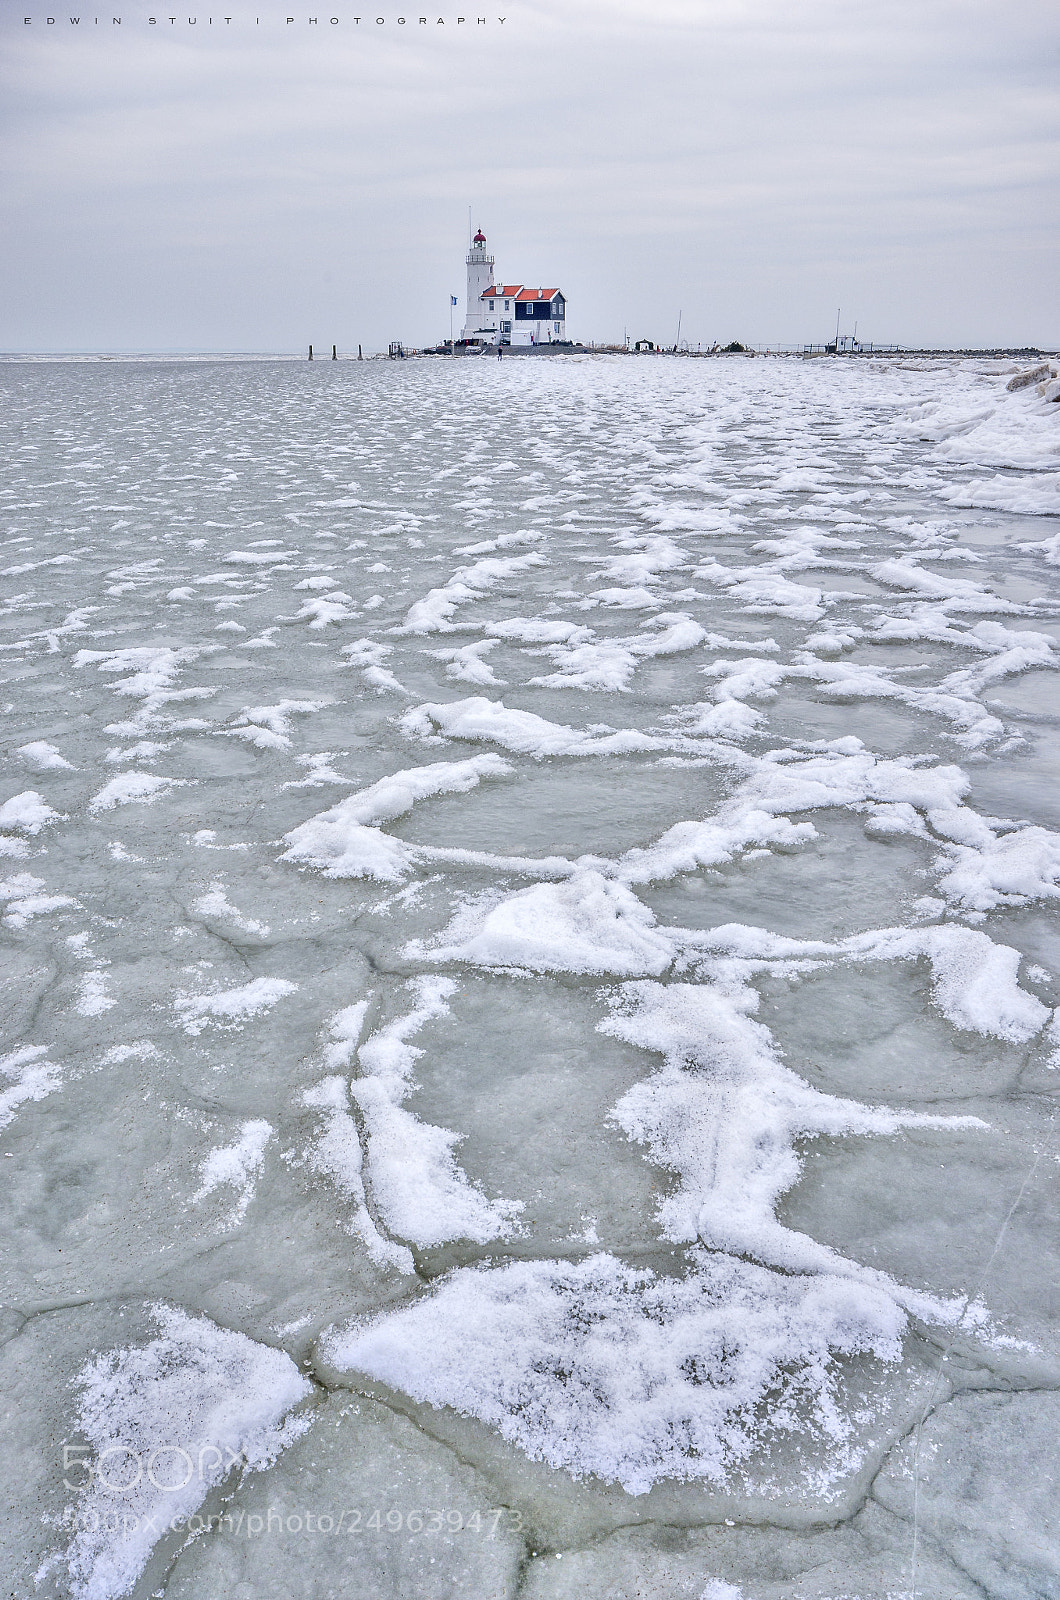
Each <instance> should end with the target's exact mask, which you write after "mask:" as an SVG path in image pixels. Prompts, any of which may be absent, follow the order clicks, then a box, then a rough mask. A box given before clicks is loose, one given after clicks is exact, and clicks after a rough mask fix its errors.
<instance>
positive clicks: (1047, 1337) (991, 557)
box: [0, 357, 1060, 1600]
mask: <svg viewBox="0 0 1060 1600" xmlns="http://www.w3.org/2000/svg"><path fill="white" fill-rule="evenodd" d="M1015 370H1016V368H1015V367H1014V366H1013V365H1012V364H1011V363H1010V364H1006V363H1004V362H1000V361H989V360H956V359H954V360H911V359H905V360H875V361H853V360H848V361H839V362H837V361H835V360H827V359H822V360H805V361H804V360H795V359H788V360H782V359H755V360H748V359H728V360H714V361H692V360H689V361H677V360H667V359H662V358H644V359H639V360H633V359H624V358H621V357H610V358H609V357H596V358H592V357H586V358H575V357H571V358H559V359H555V360H549V361H545V360H536V361H535V360H524V361H517V360H509V361H505V362H495V361H488V360H481V361H474V362H473V361H463V362H456V363H451V364H450V363H445V362H443V361H427V360H424V361H408V362H387V361H371V362H365V363H361V364H358V363H355V362H338V363H330V362H327V363H316V364H314V365H312V366H310V365H309V364H308V363H295V362H291V361H278V360H277V361H271V360H270V361H265V360H259V361H236V360H230V361H183V362H178V361H169V362H166V361H154V360H147V359H141V360H129V361H113V362H100V361H86V360H80V361H77V360H69V361H63V360H54V361H36V362H28V361H14V360H8V361H5V362H4V363H3V364H2V365H0V386H2V388H3V391H4V401H3V406H2V410H0V417H2V421H0V430H2V434H3V440H4V443H3V451H2V465H3V483H2V492H3V498H2V506H3V517H2V528H3V541H4V542H3V549H2V552H0V554H2V558H3V568H2V576H3V578H4V590H3V594H4V603H3V612H2V616H3V633H2V635H0V661H2V672H3V689H2V693H0V701H2V704H3V714H4V722H3V730H4V738H3V756H4V787H3V789H2V791H0V850H2V854H3V861H2V862H0V869H2V880H3V881H2V882H0V895H2V897H3V901H2V908H3V917H2V921H3V935H2V937H3V943H4V952H5V961H4V972H3V989H2V996H3V1007H4V1028H5V1040H4V1044H3V1055H2V1059H0V1147H2V1155H0V1172H2V1175H3V1180H4V1181H3V1184H2V1189H0V1204H2V1208H3V1213H2V1223H0V1230H2V1238H3V1244H4V1258H3V1259H4V1264H3V1286H2V1300H3V1304H2V1309H0V1337H2V1341H3V1343H2V1347H0V1363H2V1366H3V1379H2V1386H0V1388H2V1395H3V1402H4V1427H5V1442H4V1445H3V1450H2V1453H0V1476H2V1478H3V1504H4V1509H5V1516H4V1519H3V1530H2V1533H0V1541H2V1545H0V1550H2V1553H0V1568H2V1571H3V1593H4V1594H5V1595H6V1594H8V1593H10V1594H11V1596H13V1597H14V1600H29V1597H31V1596H34V1597H36V1596H39V1597H41V1600H52V1597H59V1596H62V1597H78V1600H117V1597H119V1596H126V1595H130V1596H134V1597H136V1600H148V1597H160V1596H163V1595H164V1596H165V1597H166V1600H273V1597H275V1600H293V1597H296V1596H297V1597H305V1600H339V1597H341V1600H406V1597H411V1596H415V1597H423V1600H458V1597H459V1600H465V1597H466V1600H516V1597H519V1600H575V1597H576V1600H585V1597H588V1600H634V1597H642V1600H673V1597H680V1596H690V1597H692V1600H796V1597H798V1600H825V1597H831V1600H840V1597H843V1600H851V1597H861V1600H884V1597H891V1600H897V1597H899V1596H910V1595H914V1594H915V1595H919V1596H922V1597H931V1600H972V1597H973V1596H976V1597H982V1596H984V1595H986V1596H990V1597H997V1600H1023V1597H1025V1596H1057V1595H1060V1498H1058V1496H1057V1492H1056V1481H1055V1480H1056V1475H1057V1470H1058V1458H1060V1450H1058V1446H1057V1440H1058V1438H1060V1289H1058V1273H1057V1265H1058V1246H1057V1239H1058V1223H1060V1192H1058V1177H1060V1170H1058V1162H1060V1141H1058V1139H1057V1129H1056V1125H1055V1106H1056V1099H1057V1094H1058V1091H1060V1021H1058V1014H1057V1013H1055V1012H1054V1011H1053V1009H1052V1008H1053V1007H1054V1006H1055V1005H1056V1004H1057V1002H1058V1001H1060V993H1058V977H1060V939H1058V937H1057V932H1056V926H1055V911H1056V907H1057V900H1058V898H1060V699H1058V697H1057V693H1056V682H1057V680H1056V677H1055V672H1056V668H1057V665H1058V663H1060V655H1058V650H1057V642H1058V639H1060V524H1058V523H1057V520H1056V518H1057V516H1058V514H1060V405H1058V404H1055V403H1050V402H1049V401H1048V400H1046V399H1045V398H1044V397H1043V396H1042V395H1041V394H1040V393H1039V391H1038V389H1037V387H1036V386H1035V385H1034V384H1029V385H1027V386H1026V387H1024V388H1022V389H1019V390H1018V391H1016V392H1010V391H1009V390H1008V388H1007V383H1008V380H1009V378H1010V376H1011V375H1012V373H1013V372H1014V371H1015Z"/></svg>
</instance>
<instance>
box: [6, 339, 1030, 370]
mask: <svg viewBox="0 0 1060 1600" xmlns="http://www.w3.org/2000/svg"><path fill="white" fill-rule="evenodd" d="M329 348H330V347H329ZM549 348H550V347H549V346H548V345H539V346H535V347H529V346H527V347H525V349H522V350H520V349H516V350H514V351H509V350H507V349H506V350H505V355H509V354H516V355H519V354H525V355H535V354H545V353H547V352H548V351H549ZM551 350H552V353H553V354H554V355H556V356H557V357H558V356H560V355H565V354H567V355H569V354H574V355H578V356H615V355H618V356H621V355H627V356H630V357H635V356H637V355H638V352H636V351H634V350H632V349H630V348H629V346H628V345H621V344H595V343H590V344H572V345H568V346H566V347H565V348H558V347H557V346H555V345H553V346H552V347H551ZM436 353H437V352H436V350H435V349H414V348H411V347H410V348H409V349H407V350H405V349H403V351H402V355H403V357H407V358H416V359H419V358H422V357H426V356H433V355H435V354H436ZM647 355H653V356H659V357H669V358H671V359H672V358H673V357H674V356H675V355H676V356H677V357H678V358H679V359H681V360H689V359H691V360H708V359H709V360H717V359H719V358H721V357H723V356H728V357H732V358H739V357H741V356H742V358H743V359H745V360H746V359H750V358H751V357H757V358H764V357H769V358H771V359H773V360H777V359H782V360H796V361H799V360H810V359H812V360H815V361H816V360H822V359H827V356H826V355H825V354H824V353H823V352H822V347H821V346H820V345H813V346H805V345H777V344H771V345H760V346H757V347H755V348H750V347H748V348H746V349H744V350H743V351H741V352H730V351H724V350H717V351H715V350H709V351H708V350H703V351H697V350H677V351H675V350H674V349H673V347H672V346H671V347H670V348H669V349H659V348H656V349H654V350H648V351H644V350H642V351H640V352H639V356H640V357H644V356H647ZM907 356H910V357H915V358H917V359H919V360H928V359H937V360H953V359H956V358H960V359H964V360H982V361H987V360H995V361H1003V360H1007V361H1014V360H1017V359H1024V358H1032V357H1040V358H1045V357H1050V358H1054V359H1055V358H1056V357H1057V356H1060V345H1053V346H1038V345H1004V346H999V345H995V346H991V347H989V348H982V347H971V346H967V347H961V348H956V347H952V346H942V345H932V346H919V347H918V346H913V345H900V346H894V347H889V348H888V349H887V350H886V351H884V350H882V349H875V350H863V351H853V352H848V351H840V352H839V354H838V355H835V354H833V355H832V357H831V359H833V360H836V361H851V360H855V361H858V360H865V361H880V360H894V359H896V358H902V357H907ZM387 359H388V355H387V351H385V350H366V351H365V352H364V361H366V362H367V361H380V360H382V361H385V360H387ZM64 361H69V362H75V361H79V362H86V363H92V362H98V363H99V364H100V365H105V364H108V363H120V362H129V363H135V362H150V361H160V362H182V361H184V362H189V363H190V362H203V361H225V362H237V361H260V362H267V361H284V362H291V363H298V364H300V365H302V364H306V355H305V351H304V350H302V351H294V350H0V364H4V365H14V364H16V363H18V362H25V363H33V364H40V365H42V366H43V365H46V364H48V363H52V362H54V363H59V362H64ZM350 361H352V362H354V363H356V361H357V352H356V350H352V351H350V350H340V352H339V354H338V362H339V363H343V362H350ZM315 365H316V366H317V367H318V368H320V369H323V368H325V366H326V367H327V368H330V367H331V365H332V362H331V359H330V357H329V358H328V360H327V362H326V363H325V362H323V361H321V362H317V363H315Z"/></svg>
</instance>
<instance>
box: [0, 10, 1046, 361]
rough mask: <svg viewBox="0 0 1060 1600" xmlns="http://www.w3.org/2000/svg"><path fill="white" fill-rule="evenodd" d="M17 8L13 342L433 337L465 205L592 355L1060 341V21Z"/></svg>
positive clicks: (8, 33)
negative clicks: (550, 291)
mask: <svg viewBox="0 0 1060 1600" xmlns="http://www.w3.org/2000/svg"><path fill="white" fill-rule="evenodd" d="M3 3H4V6H5V9H4V10H3V12H2V13H0V42H2V45H3V61H4V65H3V68H2V83H0V90H2V95H3V102H4V107H5V109H4V112H3V155H2V158H0V177H2V183H3V189H4V210H5V214H6V216H7V217H8V218H9V221H10V225H9V227H8V230H7V238H6V243H5V244H4V245H3V246H2V253H0V274H2V279H0V282H2V286H3V300H2V303H3V305H4V306H5V312H4V321H5V324H6V325H5V327H4V328H3V331H2V333H0V344H2V345H3V346H4V347H6V348H8V349H17V348H34V349H48V348H51V349H73V348H111V349H119V348H217V349H240V348H242V349H258V350H262V349H298V348H300V347H302V346H304V344H306V343H307V342H308V341H309V340H311V339H312V340H313V341H314V342H315V343H317V344H320V345H323V344H330V343H331V342H332V341H333V340H335V341H337V342H338V343H339V344H340V346H342V347H343V348H345V349H350V348H352V347H353V346H354V345H356V343H357V342H358V341H360V342H362V343H364V344H365V345H366V346H367V347H373V348H378V347H379V346H380V345H384V344H385V343H386V341H387V340H388V339H390V338H402V339H404V340H405V341H406V342H407V343H410V344H419V343H425V342H428V341H433V340H436V339H438V338H440V337H441V336H442V335H443V334H445V333H446V332H447V331H448V295H449V293H450V291H451V290H452V291H453V292H455V293H457V294H461V295H462V289H463V250H464V244H465V231H466V218H467V206H468V204H469V203H472V204H473V206H474V215H475V221H476V223H481V224H482V225H483V226H484V227H485V230H486V232H487V234H488V236H489V241H490V245H491V247H492V248H493V249H494V250H495V252H496V254H497V258H498V267H499V269H500V270H501V271H502V272H503V273H504V275H506V276H508V277H511V278H519V279H521V280H523V281H525V282H530V283H538V282H542V283H544V282H548V283H560V284H561V285H562V286H563V288H564V289H565V290H566V292H567V294H568V297H569V302H570V317H571V327H572V330H573V331H574V332H575V334H576V335H578V336H581V337H583V338H586V339H589V338H595V339H598V340H602V339H608V338H615V337H618V338H621V336H622V332H623V329H624V328H628V329H629V331H630V333H631V334H633V335H634V336H645V337H652V338H656V339H660V338H663V339H666V338H672V337H673V333H674V330H675V328H676V321H677V314H678V311H679V310H680V311H681V312H682V314H683V320H682V333H683V335H684V336H687V337H688V338H690V339H691V340H692V341H693V343H694V342H696V341H697V340H702V341H704V342H710V341H711V340H713V339H715V338H718V337H720V338H723V339H728V338H730V337H733V336H735V337H740V338H742V339H744V340H750V341H754V342H760V343H765V342H774V341H796V340H800V339H820V338H822V337H824V336H825V335H826V334H828V332H829V331H830V329H831V328H832V327H834V318H835V308H836V306H837V304H842V306H843V307H844V317H843V321H844V325H845V326H850V325H851V324H852V322H853V320H854V318H855V317H856V318H857V320H858V324H859V331H860V332H862V333H863V334H864V335H865V337H867V338H875V339H877V340H900V341H902V342H906V343H917V342H927V343H944V344H949V343H958V344H963V343H977V344H978V343H990V344H993V343H1010V342H1024V341H1032V342H1037V343H1053V342H1055V341H1056V340H1057V338H1058V337H1060V316H1058V313H1057V310H1056V295H1055V260H1056V246H1057V237H1056V236H1057V231H1058V230H1057V222H1056V218H1057V216H1058V213H1060V208H1058V206H1057V196H1056V173H1057V170H1058V163H1057V144H1058V134H1057V128H1058V118H1057V98H1058V95H1057V89H1056V82H1057V73H1056V67H1057V55H1058V44H1057V34H1056V27H1055V8H1054V6H1053V5H1052V3H1051V0H1049V3H1045V0H1017V3H1016V4H1013V5H1008V6H1006V7H1004V8H1000V7H997V6H996V5H988V4H983V3H979V0H962V3H959V4H957V3H947V0H938V3H935V4H933V5H932V6H930V7H924V6H923V5H920V4H918V5H914V4H911V3H906V0H884V3H882V4H878V5H873V6H871V7H869V6H857V5H851V4H850V3H849V0H800V4H799V5H798V6H797V7H793V6H792V5H791V4H790V0H739V3H737V0H733V3H719V4H713V5H711V4H694V5H693V4H682V3H676V0H675V3H670V4H663V5H652V6H651V7H650V8H649V7H647V6H632V5H628V4H608V5H603V4H596V3H593V0H578V3H576V4H572V5H565V6H563V5H559V4H553V3H546V4H538V5H525V4H520V5H519V6H517V7H516V6H508V7H497V8H496V11H500V12H504V13H506V15H507V21H506V22H505V23H504V25H503V26H502V25H500V24H499V23H497V22H495V21H494V22H493V23H491V24H489V25H487V26H486V27H474V28H473V27H470V26H469V25H468V24H465V25H463V27H462V28H458V27H457V25H456V23H455V17H456V15H457V13H456V11H455V10H454V11H451V12H450V11H444V12H442V13H435V15H438V14H442V15H445V16H446V17H447V18H449V21H448V22H447V23H446V25H445V26H444V27H438V26H437V24H436V23H434V22H433V21H432V23H431V24H430V25H428V27H426V28H422V27H420V26H419V25H418V24H415V25H413V26H411V27H410V26H409V24H407V23H406V25H405V26H404V27H403V28H399V26H398V25H397V23H396V20H395V19H396V17H397V16H398V15H402V14H404V13H401V12H398V11H397V10H394V9H391V8H389V7H387V8H386V15H387V19H388V20H387V22H386V24H384V25H383V26H377V25H376V24H375V23H374V21H372V20H371V19H367V18H366V19H365V20H363V21H362V23H361V24H360V25H359V27H358V26H355V25H353V24H352V17H353V15H354V13H353V12H352V11H350V12H346V11H344V9H343V8H342V7H340V6H338V5H333V6H329V8H327V11H326V14H325V11H322V10H321V9H320V8H317V9H316V10H306V11H301V12H300V13H299V16H298V17H297V18H296V22H295V24H294V25H292V26H288V25H287V24H286V22H285V21H284V15H286V14H289V12H290V11H296V10H297V9H298V8H297V7H296V6H291V7H290V8H289V12H288V13H285V14H281V13H280V12H279V11H277V12H275V13H270V12H268V11H267V10H264V9H259V11H258V13H257V14H258V15H260V16H261V23H260V25H257V26H255V24H254V22H253V16H254V15H255V13H253V12H252V11H250V10H248V11H246V12H245V13H243V14H242V15H239V14H238V13H235V12H233V13H232V15H233V22H232V23H231V24H230V25H227V26H224V27H223V28H222V27H221V26H220V21H219V18H215V22H214V24H213V25H212V26H210V25H209V24H206V25H205V26H204V23H205V18H206V16H208V15H209V13H202V14H200V17H199V22H198V23H197V24H196V26H195V27H194V28H191V27H189V26H188V25H187V21H186V18H187V15H189V14H190V15H194V14H196V13H195V11H194V10H192V11H190V12H185V15H184V19H183V20H181V19H178V23H177V24H176V25H171V24H169V23H168V21H165V22H163V23H162V24H161V25H156V26H154V27H151V26H150V25H149V24H148V23H147V22H146V17H147V16H148V15H149V14H150V13H149V11H148V9H147V8H141V9H140V10H138V11H136V12H131V11H129V10H128V9H127V8H125V9H123V10H122V11H121V13H120V14H121V15H122V18H123V20H122V24H121V27H120V28H117V27H115V26H113V25H112V24H111V23H110V15H111V14H117V13H116V12H114V13H112V12H108V15H107V16H106V17H104V16H103V15H102V14H100V25H99V26H98V27H97V26H95V25H93V26H92V28H91V30H88V29H87V28H86V23H87V14H86V13H84V12H83V8H82V14H83V15H84V16H85V21H83V22H82V24H81V25H80V27H79V28H78V29H73V28H71V27H70V25H69V23H68V21H66V20H65V17H57V22H56V24H55V25H54V26H53V27H49V26H48V25H47V24H46V23H45V22H44V18H45V16H47V15H48V14H49V13H48V12H46V11H43V10H42V11H40V12H39V13H38V12H36V10H35V9H34V6H33V5H32V4H30V5H27V6H24V7H22V8H20V9H19V12H18V13H17V14H16V12H15V11H14V10H13V9H10V7H9V0H3ZM71 9H73V10H74V14H76V11H77V8H68V11H67V13H66V15H67V16H68V15H69V14H70V10H71ZM336 13H338V14H339V15H340V18H342V19H343V20H342V22H341V24H340V26H339V27H337V28H336V27H332V26H330V24H329V23H328V22H327V16H329V15H335V14H336ZM26 14H32V15H33V16H34V21H33V23H32V24H31V25H29V26H26V25H25V24H24V22H23V21H22V18H23V17H24V16H25V15H26ZM53 14H54V13H53ZM94 14H95V13H93V15H94ZM378 14H381V13H377V15H378ZM310 15H318V16H320V18H321V22H320V23H318V24H317V25H315V26H312V25H310V24H308V22H307V21H306V18H308V16H310ZM494 15H495V13H494Z"/></svg>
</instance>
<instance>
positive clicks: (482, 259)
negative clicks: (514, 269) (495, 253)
mask: <svg viewBox="0 0 1060 1600" xmlns="http://www.w3.org/2000/svg"><path fill="white" fill-rule="evenodd" d="M492 285H493V257H492V256H490V255H487V254H486V235H485V234H484V233H483V231H482V229H481V228H479V230H478V232H477V233H476V234H475V237H474V238H473V239H472V241H471V247H470V249H469V250H468V253H467V320H466V321H465V323H464V331H463V333H462V334H461V338H463V339H473V338H475V336H476V335H477V334H479V333H481V332H482V329H483V327H484V325H485V323H486V321H487V320H491V318H490V311H491V310H492V307H491V306H490V305H489V302H488V301H484V300H483V298H482V296H483V295H484V294H485V293H486V291H487V289H489V288H491V287H492ZM495 331H496V325H495V324H494V326H493V328H491V332H494V333H495Z"/></svg>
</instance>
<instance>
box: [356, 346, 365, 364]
mask: <svg viewBox="0 0 1060 1600" xmlns="http://www.w3.org/2000/svg"><path fill="white" fill-rule="evenodd" d="M357 359H358V361H363V360H364V357H363V356H362V354H361V347H360V345H358V346H357Z"/></svg>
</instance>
